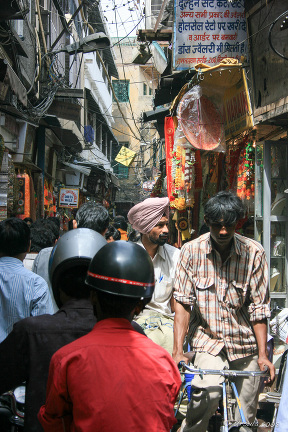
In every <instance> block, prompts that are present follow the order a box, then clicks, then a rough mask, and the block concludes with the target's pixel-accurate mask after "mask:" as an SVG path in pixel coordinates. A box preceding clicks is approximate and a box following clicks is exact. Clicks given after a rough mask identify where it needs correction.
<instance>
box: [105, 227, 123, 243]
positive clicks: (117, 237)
mask: <svg viewBox="0 0 288 432" xmlns="http://www.w3.org/2000/svg"><path fill="white" fill-rule="evenodd" d="M110 237H113V240H115V241H116V240H121V233H120V231H118V229H116V228H114V226H113V225H109V226H108V230H107V231H106V233H105V239H106V240H108V239H109V238H110Z"/></svg>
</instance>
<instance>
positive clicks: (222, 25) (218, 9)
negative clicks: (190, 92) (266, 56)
mask: <svg viewBox="0 0 288 432" xmlns="http://www.w3.org/2000/svg"><path fill="white" fill-rule="evenodd" d="M175 17H176V19H175V31H174V38H175V40H174V47H175V48H174V67H175V68H176V69H189V68H193V67H194V66H195V65H197V64H199V63H204V64H207V65H209V66H215V65H216V64H218V63H221V61H223V60H224V59H225V58H227V57H229V58H231V57H232V58H236V59H238V60H240V58H241V56H243V55H245V54H246V53H247V42H246V39H247V34H246V19H245V12H244V6H243V2H241V1H232V2H230V1H228V0H202V1H201V0H175Z"/></svg>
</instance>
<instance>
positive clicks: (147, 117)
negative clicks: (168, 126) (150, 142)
mask: <svg viewBox="0 0 288 432" xmlns="http://www.w3.org/2000/svg"><path fill="white" fill-rule="evenodd" d="M169 114H170V109H169V108H163V107H161V108H156V109H155V110H154V111H146V112H144V113H143V121H144V123H146V122H149V121H154V120H156V122H155V123H154V125H155V127H156V129H157V132H158V133H159V136H160V138H164V137H165V133H164V121H165V117H167V116H169Z"/></svg>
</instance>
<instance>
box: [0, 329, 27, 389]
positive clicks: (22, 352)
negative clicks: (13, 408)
mask: <svg viewBox="0 0 288 432" xmlns="http://www.w3.org/2000/svg"><path fill="white" fill-rule="evenodd" d="M20 323H21V321H20ZM20 323H19V324H15V325H14V328H13V330H12V332H11V333H10V334H9V335H8V336H7V338H6V339H5V340H4V341H3V342H1V344H0V394H2V393H4V392H6V391H8V390H11V389H12V388H14V387H16V386H18V385H20V384H22V383H23V382H24V381H26V380H27V375H28V366H27V361H28V352H27V350H28V347H29V344H28V340H27V337H26V332H25V329H24V328H23V326H21V324H20Z"/></svg>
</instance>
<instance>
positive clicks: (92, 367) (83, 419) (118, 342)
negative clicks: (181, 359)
mask: <svg viewBox="0 0 288 432" xmlns="http://www.w3.org/2000/svg"><path fill="white" fill-rule="evenodd" d="M180 385H181V378H180V374H179V371H178V369H177V366H176V364H175V363H174V361H173V360H172V357H171V356H170V355H169V353H168V352H167V351H166V350H164V349H163V348H162V347H160V346H158V345H156V344H155V343H154V342H152V341H151V340H150V339H148V338H147V337H146V336H143V335H141V334H139V333H138V332H136V331H135V330H134V329H133V327H132V326H131V324H130V323H129V322H128V321H127V320H125V319H106V320H103V321H99V322H98V323H97V324H96V325H95V326H94V328H93V330H92V331H91V332H90V333H88V334H87V335H86V336H84V337H82V338H80V339H78V340H76V341H75V342H72V343H71V344H69V345H66V346H65V347H63V348H61V349H60V350H59V351H57V352H56V353H55V354H54V356H53V357H52V360H51V363H50V370H49V378H48V383H47V397H46V405H43V406H42V407H41V409H40V411H39V414H38V418H39V421H40V422H41V424H42V426H43V428H44V431H45V432H50V431H51V432H58V431H59V432H63V431H64V430H65V431H70V432H76V431H77V432H80V431H81V432H82V431H83V432H98V431H99V432H112V431H117V432H127V431H137V432H162V431H163V432H164V431H165V432H168V431H169V430H170V429H171V427H172V426H173V424H174V423H176V421H175V417H174V411H173V407H174V403H175V400H176V397H177V394H178V391H179V389H180ZM64 424H65V427H66V428H65V429H64V427H63V425H64Z"/></svg>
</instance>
